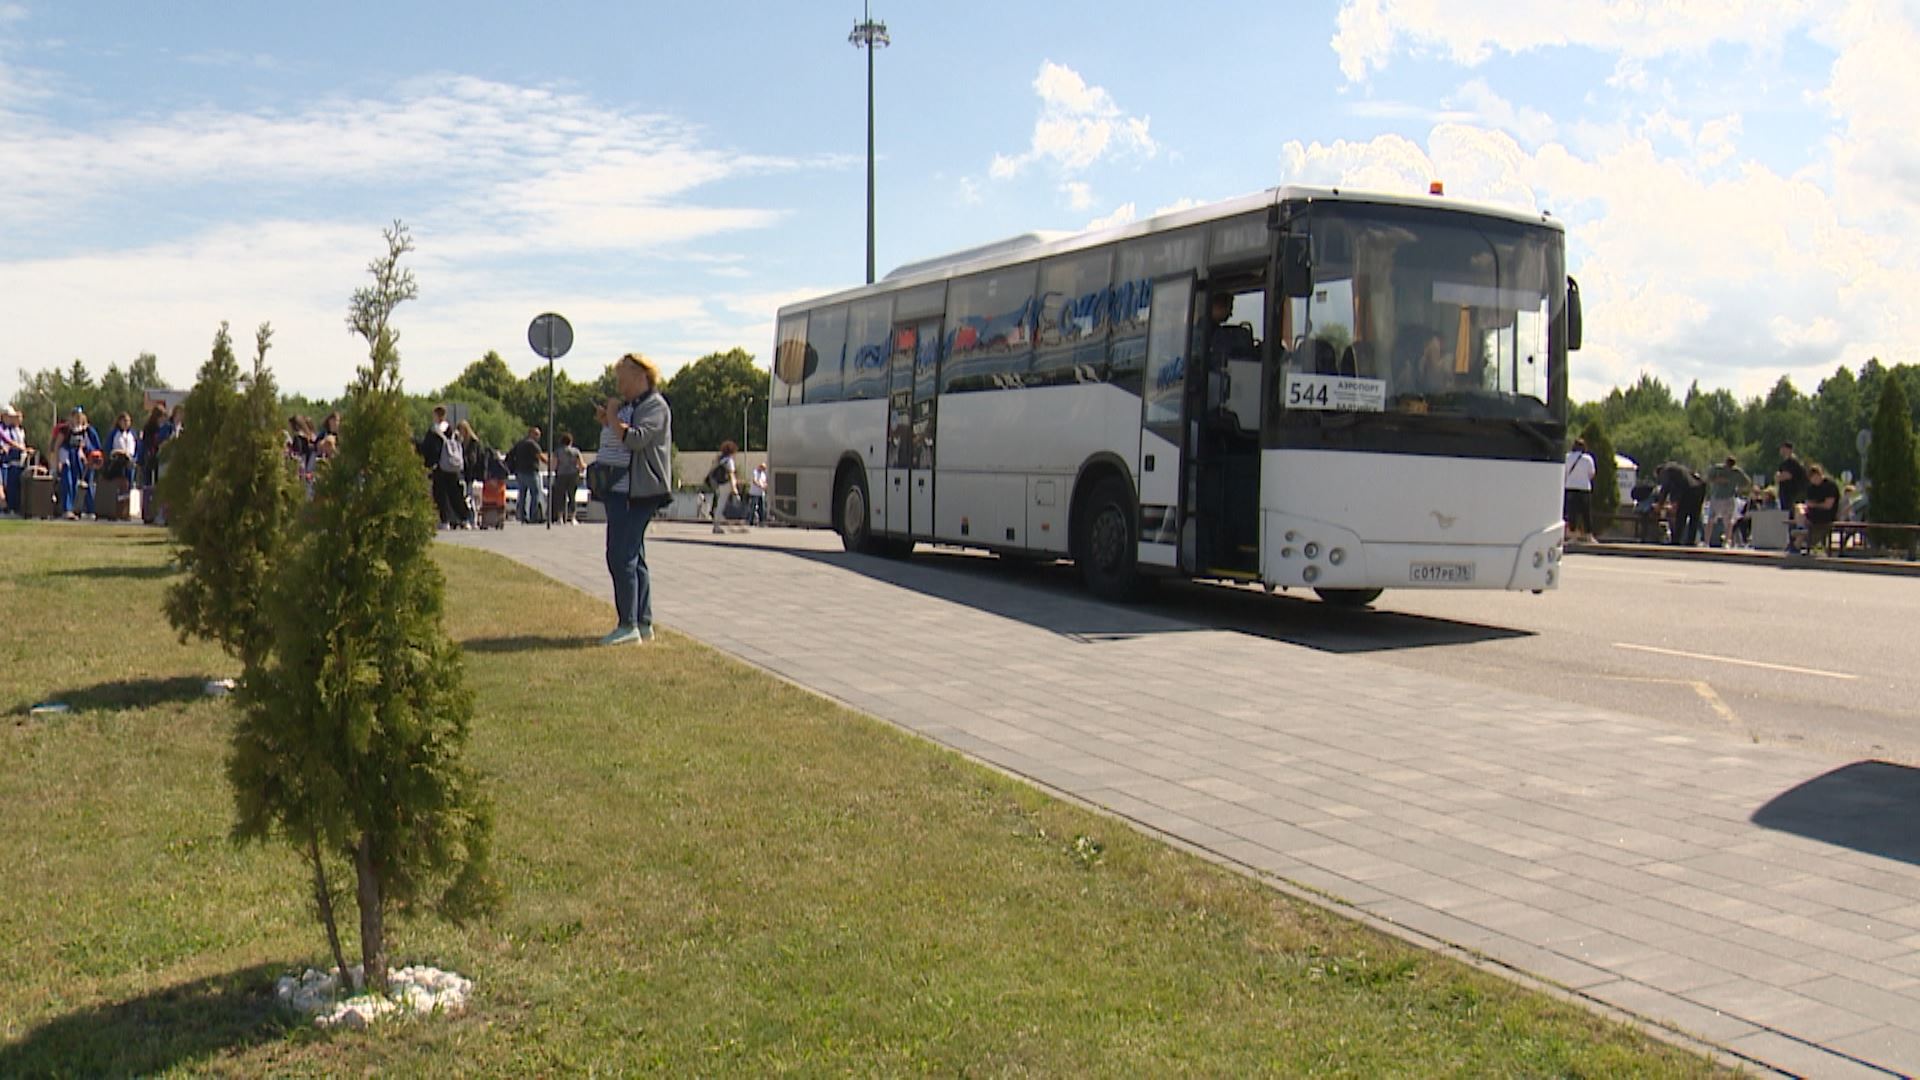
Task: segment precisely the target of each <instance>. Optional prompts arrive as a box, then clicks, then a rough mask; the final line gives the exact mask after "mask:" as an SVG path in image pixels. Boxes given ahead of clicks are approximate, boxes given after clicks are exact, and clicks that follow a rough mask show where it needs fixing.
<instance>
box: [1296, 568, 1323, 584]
mask: <svg viewBox="0 0 1920 1080" xmlns="http://www.w3.org/2000/svg"><path fill="white" fill-rule="evenodd" d="M1300 576H1301V578H1303V579H1305V581H1306V583H1307V584H1309V585H1311V584H1313V583H1314V582H1316V581H1319V580H1320V568H1319V567H1317V566H1309V567H1307V568H1306V569H1305V570H1302V571H1301V572H1300Z"/></svg>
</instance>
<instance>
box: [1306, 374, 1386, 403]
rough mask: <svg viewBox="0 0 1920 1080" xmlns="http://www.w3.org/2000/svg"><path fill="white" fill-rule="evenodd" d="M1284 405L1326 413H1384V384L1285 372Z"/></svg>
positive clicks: (1368, 380)
mask: <svg viewBox="0 0 1920 1080" xmlns="http://www.w3.org/2000/svg"><path fill="white" fill-rule="evenodd" d="M1286 405H1287V408H1289V409H1319V410H1324V411H1326V412H1384V411H1386V408H1387V384H1386V382H1385V380H1382V379H1360V378H1355V377H1353V376H1350V375H1316V374H1313V373H1311V372H1305V371H1289V372H1287V394H1286Z"/></svg>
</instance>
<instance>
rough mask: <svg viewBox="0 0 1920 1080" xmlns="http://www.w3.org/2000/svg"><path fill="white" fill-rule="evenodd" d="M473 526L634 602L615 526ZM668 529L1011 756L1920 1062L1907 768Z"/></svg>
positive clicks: (1735, 1038)
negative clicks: (613, 567) (609, 561)
mask: <svg viewBox="0 0 1920 1080" xmlns="http://www.w3.org/2000/svg"><path fill="white" fill-rule="evenodd" d="M455 542H459V543H463V544H467V545H471V546H475V547H483V548H487V549H490V550H494V551H498V552H501V553H503V554H506V555H508V556H511V557H513V558H515V559H518V560H520V561H522V562H524V563H527V564H528V565H530V566H533V567H535V568H536V569H539V570H541V571H542V572H544V573H547V574H549V575H551V576H553V577H555V578H557V579H559V580H561V581H564V582H567V583H569V584H573V585H577V586H579V587H581V588H583V589H585V590H586V591H588V592H590V593H592V594H593V595H594V596H595V597H598V598H599V600H598V602H599V603H602V604H608V601H607V599H606V597H607V596H608V595H609V589H608V586H607V581H606V571H605V568H604V564H603V560H602V554H601V545H602V543H603V533H602V532H601V530H600V529H598V528H594V527H580V528H574V529H559V530H554V531H552V532H548V531H547V530H543V529H530V528H515V529H509V530H507V531H505V532H500V533H465V534H460V535H459V536H457V537H456V538H455ZM648 551H649V554H650V556H651V562H652V565H653V567H654V573H655V579H656V582H657V592H658V599H657V601H656V608H657V616H658V618H659V620H660V622H661V623H662V624H663V625H665V626H667V627H670V628H672V629H675V630H679V631H683V632H685V633H687V634H690V635H692V636H693V637H696V638H699V639H701V640H703V641H706V642H708V643H709V644H712V645H714V646H716V647H718V648H720V649H723V650H725V651H727V652H730V653H733V654H735V655H737V656H740V657H742V658H743V659H746V660H748V661H750V662H752V663H755V664H758V665H760V666H762V667H765V668H768V669H770V670H772V671H774V672H777V673H779V674H781V675H783V676H785V677H787V678H789V679H792V680H794V681H796V682H799V683H802V684H804V685H807V686H810V687H813V688H815V689H817V690H819V691H820V692H822V693H825V694H829V695H831V696H833V697H835V698H838V699H840V700H842V701H845V702H847V703H849V704H851V705H853V706H855V707H856V708H859V709H861V710H863V711H865V712H869V713H872V714H874V715H876V716H879V717H882V718H884V719H886V720H889V721H892V722H893V723H896V724H899V725H901V726H903V727H906V728H909V729H911V730H913V731H916V732H919V733H921V734H923V735H925V736H927V737H929V738H931V739H935V740H937V741H939V742H941V743H944V744H946V745H948V746H951V747H954V748H956V749H958V750H961V751H964V752H966V753H968V754H971V755H974V756H976V757H978V758H980V759H983V760H985V761H988V762H991V763H993V764H995V765H997V766H999V767H1001V768H1003V769H1007V770H1009V771H1011V772H1014V773H1018V774H1020V775H1023V776H1026V777H1029V778H1031V779H1033V780H1035V781H1037V782H1039V783H1041V784H1044V785H1047V786H1050V787H1053V788H1056V789H1058V790H1061V791H1064V792H1068V793H1071V794H1072V795H1074V796H1076V797H1078V798H1081V799H1083V800H1086V801H1088V802H1090V803H1094V804H1096V805H1099V806H1102V807H1105V808H1107V809H1109V810H1111V811H1112V812H1114V813H1117V814H1119V815H1122V816H1124V817H1126V818H1129V819H1132V820H1134V821H1137V822H1139V823H1141V824H1144V825H1146V826H1148V827H1151V828H1153V829H1156V830H1159V831H1161V832H1164V833H1166V834H1168V835H1171V836H1174V837H1177V838H1179V839H1181V840H1183V841H1185V842H1187V843H1190V844H1192V845H1196V846H1198V847H1202V848H1205V849H1208V850H1210V851H1212V852H1215V853H1217V854H1219V855H1221V856H1224V857H1226V858H1229V859H1231V860H1233V861H1236V862H1238V863H1240V864H1243V865H1245V866H1247V867H1250V868H1253V869H1256V870H1258V871H1261V872H1264V873H1267V874H1272V875H1276V876H1278V877H1281V878H1284V879H1286V880H1289V881H1292V882H1295V883H1297V884H1300V885H1303V886H1306V887H1309V888H1311V889H1314V890H1318V891H1320V892H1322V893H1325V894H1329V895H1331V896H1333V897H1336V898H1338V899H1339V900H1340V901H1342V902H1344V903H1345V904H1348V905H1351V906H1353V907H1356V908H1359V909H1361V910H1363V911H1365V912H1367V913H1369V914H1370V915H1372V916H1374V917H1376V918H1379V919H1384V920H1387V921H1390V922H1392V923H1396V924H1399V925H1400V926H1402V927H1405V928H1408V929H1410V930H1413V931H1415V932H1417V933H1419V934H1423V935H1426V936H1428V937H1430V938H1434V939H1438V940H1440V941H1443V942H1446V943H1450V944H1452V945H1455V946H1459V947H1461V948H1465V949H1468V950H1470V951H1473V952H1476V953H1479V954H1482V955H1484V956H1486V957H1488V958H1491V959H1493V960H1495V961H1497V962H1498V963H1501V964H1505V965H1508V966H1510V967H1512V968H1515V969H1518V970H1520V971H1523V972H1526V973H1528V974H1530V975H1533V976H1536V977H1538V978H1541V979H1545V980H1548V981H1550V982H1553V983H1557V984H1559V985H1561V986H1563V987H1566V988H1568V989H1569V990H1572V991H1574V992H1576V993H1577V994H1580V995H1584V996H1585V997H1588V998H1591V999H1593V1000H1596V1001H1598V1002H1602V1003H1605V1004H1607V1005H1610V1006H1613V1007H1615V1008H1618V1009H1622V1010H1625V1011H1627V1012H1630V1013H1633V1014H1635V1015H1638V1016H1641V1017H1645V1018H1648V1019H1651V1020H1654V1021H1657V1022H1659V1023H1662V1024H1665V1025H1667V1026H1670V1027H1674V1028H1677V1029H1680V1030H1682V1031H1684V1032H1687V1033H1689V1034H1691V1035H1694V1036H1696V1037H1699V1038H1701V1039H1703V1040H1705V1041H1707V1042H1710V1043H1712V1044H1714V1045H1717V1046H1720V1047H1724V1048H1726V1049H1727V1050H1728V1051H1731V1052H1732V1053H1734V1054H1737V1055H1740V1056H1743V1057H1745V1058H1747V1059H1749V1060H1751V1061H1754V1062H1757V1063H1762V1064H1764V1065H1767V1066H1770V1067H1772V1068H1776V1069H1779V1070H1781V1071H1785V1072H1791V1073H1798V1074H1804V1075H1816V1076H1848V1075H1861V1076H1885V1075H1889V1074H1894V1075H1899V1074H1913V1073H1915V1072H1920V825H1916V824H1915V823H1913V822H1911V821H1901V820H1891V819H1890V818H1891V815H1897V814H1901V813H1906V814H1911V808H1912V806H1913V805H1914V802H1913V800H1914V799H1915V798H1916V797H1920V779H1917V778H1916V776H1915V774H1914V773H1912V772H1911V771H1909V770H1904V769H1900V768H1899V767H1896V766H1876V765H1872V764H1853V763H1849V762H1846V761H1841V760H1836V759H1830V758H1826V757H1823V756H1821V755H1818V754H1815V753H1811V752H1806V751H1799V750H1795V749H1790V748H1781V747H1772V746H1767V747H1762V746H1755V745H1752V744H1747V743H1741V742H1739V741H1737V740H1735V739H1734V738H1732V737H1731V736H1727V737H1719V736H1714V737H1704V738H1703V737H1699V736H1698V735H1697V734H1696V735H1689V734H1686V733H1683V732H1681V731H1679V730H1677V729H1673V728H1668V727H1665V726H1662V725H1660V724H1659V723H1657V722H1655V721H1652V720H1648V719H1642V718H1638V717H1633V716H1628V715H1623V714H1617V713H1609V712H1604V711H1601V710H1597V709H1588V708H1581V707H1576V706H1570V705H1565V704H1560V703H1557V702H1553V701H1549V700H1547V699H1544V698H1537V697H1532V696H1527V695H1523V694H1516V693H1509V692H1503V691H1499V690H1492V689H1487V688H1484V687H1480V686H1475V685H1469V684H1467V683H1465V682H1457V681H1451V680H1444V679H1436V678H1434V677H1433V676H1430V675H1426V674H1422V673H1419V672H1414V671H1409V670H1405V669H1402V668H1398V667H1394V666H1391V665H1388V664H1385V663H1381V662H1378V661H1374V660H1369V659H1367V658H1364V657H1355V656H1336V655H1330V654H1326V653H1321V652H1317V651H1315V650H1312V649H1309V648H1304V647H1300V646H1296V645H1290V644H1286V643H1282V642H1276V641H1271V640H1268V639H1265V638H1261V637H1256V636H1252V635H1247V634H1241V633H1235V632H1230V631H1220V630H1212V629H1208V628H1205V627H1201V626H1196V625H1194V624H1191V623H1185V622H1179V621H1175V620H1172V619H1169V618H1165V617H1162V616H1158V615H1155V614H1153V613H1151V612H1141V611H1135V610H1129V609H1125V608H1119V607H1113V606H1109V605H1105V604H1100V603H1097V602H1094V601H1092V600H1088V599H1084V598H1081V597H1078V596H1063V595H1061V594H1059V593H1058V592H1056V591H1048V590H1043V589H1036V588H1033V587H1030V586H1024V585H1022V584H1020V583H1019V582H1018V581H1017V580H1015V579H1007V580H1001V579H998V578H995V577H992V576H989V575H980V574H971V573H959V572H955V571H954V570H952V569H951V568H942V567H940V566H929V565H923V564H921V563H915V562H907V563H893V562H886V561H882V560H876V559H866V558H857V557H852V556H847V555H843V554H840V553H839V552H838V550H837V541H836V540H835V538H833V537H831V536H829V535H825V534H819V533H800V532H793V531H787V530H769V531H763V532H757V533H754V534H753V535H751V536H742V535H729V536H726V537H718V536H713V535H711V534H710V533H708V532H707V531H706V529H705V527H690V526H684V525H663V526H660V527H658V528H656V530H655V531H654V532H653V533H651V534H650V535H649V542H648ZM608 613H609V621H611V606H610V604H609V605H608ZM1756 815H1757V816H1758V820H1759V821H1760V822H1762V823H1756Z"/></svg>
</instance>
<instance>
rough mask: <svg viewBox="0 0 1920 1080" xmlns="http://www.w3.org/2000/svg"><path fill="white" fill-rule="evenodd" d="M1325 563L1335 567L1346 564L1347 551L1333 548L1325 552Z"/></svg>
mask: <svg viewBox="0 0 1920 1080" xmlns="http://www.w3.org/2000/svg"><path fill="white" fill-rule="evenodd" d="M1327 561H1328V562H1330V563H1332V564H1333V565H1335V566H1339V565H1340V564H1341V563H1343V562H1346V561H1347V549H1346V548H1334V549H1333V550H1332V551H1329V552H1327Z"/></svg>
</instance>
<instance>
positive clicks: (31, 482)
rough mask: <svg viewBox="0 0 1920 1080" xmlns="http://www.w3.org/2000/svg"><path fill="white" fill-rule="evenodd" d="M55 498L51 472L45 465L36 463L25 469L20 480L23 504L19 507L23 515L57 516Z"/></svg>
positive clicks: (57, 505)
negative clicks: (24, 474)
mask: <svg viewBox="0 0 1920 1080" xmlns="http://www.w3.org/2000/svg"><path fill="white" fill-rule="evenodd" d="M57 499H58V495H57V494H56V490H55V485H54V482H53V473H51V472H49V471H48V470H47V467H46V466H44V465H36V466H34V467H33V468H31V469H29V470H27V475H26V476H24V477H22V478H21V480H20V501H21V502H22V503H23V504H24V505H23V506H21V508H20V509H21V512H22V513H23V514H24V515H25V516H27V517H30V518H40V519H42V520H45V519H47V518H52V517H57V516H59V507H60V504H59V502H58V501H57Z"/></svg>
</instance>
